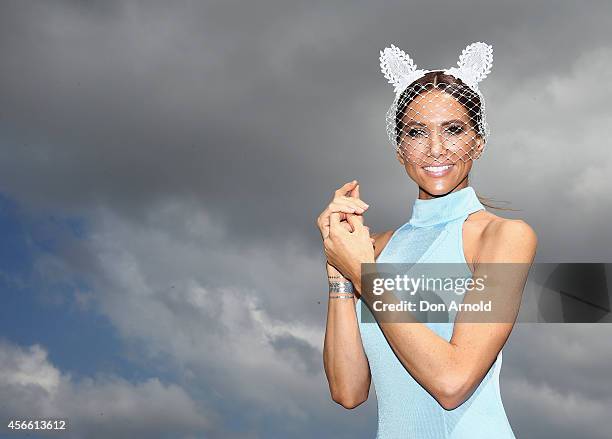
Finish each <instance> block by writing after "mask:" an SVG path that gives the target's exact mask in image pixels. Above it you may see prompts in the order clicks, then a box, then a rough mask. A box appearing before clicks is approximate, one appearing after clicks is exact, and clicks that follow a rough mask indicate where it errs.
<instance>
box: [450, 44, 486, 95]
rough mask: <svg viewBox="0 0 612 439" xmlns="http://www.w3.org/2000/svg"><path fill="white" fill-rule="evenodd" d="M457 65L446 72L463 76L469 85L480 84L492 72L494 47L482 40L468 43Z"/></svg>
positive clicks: (462, 78)
mask: <svg viewBox="0 0 612 439" xmlns="http://www.w3.org/2000/svg"><path fill="white" fill-rule="evenodd" d="M457 66H458V67H453V68H451V69H448V70H447V71H446V72H445V73H449V74H451V75H453V76H455V77H459V78H461V80H463V81H464V82H466V83H468V85H476V84H478V83H479V82H480V81H482V80H483V79H485V78H486V77H487V75H488V74H489V73H491V67H493V47H492V46H491V45H489V44H487V43H482V42H477V43H472V44H470V45H468V46H467V47H466V48H465V49H463V52H461V55H460V56H459V61H458V62H457Z"/></svg>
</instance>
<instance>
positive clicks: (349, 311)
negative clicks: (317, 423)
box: [323, 264, 371, 409]
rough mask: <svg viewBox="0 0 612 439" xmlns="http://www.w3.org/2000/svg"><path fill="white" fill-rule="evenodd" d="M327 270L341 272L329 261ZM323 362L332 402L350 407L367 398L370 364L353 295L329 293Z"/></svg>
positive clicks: (329, 273)
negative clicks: (334, 296) (345, 296)
mask: <svg viewBox="0 0 612 439" xmlns="http://www.w3.org/2000/svg"><path fill="white" fill-rule="evenodd" d="M327 274H328V276H342V274H341V273H340V272H339V271H337V270H336V269H335V268H334V267H332V266H331V265H329V264H327ZM340 280H342V279H340ZM332 296H333V295H332ZM323 364H324V367H325V375H326V376H327V381H328V383H329V390H330V393H331V397H332V399H333V400H334V401H335V402H337V403H338V404H340V405H342V406H343V407H345V408H347V409H352V408H355V407H357V406H358V405H360V404H361V403H363V402H364V401H366V400H367V399H368V393H369V391H370V381H371V375H370V365H369V363H368V359H367V357H366V355H365V352H364V350H363V345H362V343H361V335H360V333H359V325H358V322H357V313H356V312H355V300H354V299H352V298H348V299H345V298H332V297H330V298H329V300H328V305H327V325H326V328H325V341H324V344H323Z"/></svg>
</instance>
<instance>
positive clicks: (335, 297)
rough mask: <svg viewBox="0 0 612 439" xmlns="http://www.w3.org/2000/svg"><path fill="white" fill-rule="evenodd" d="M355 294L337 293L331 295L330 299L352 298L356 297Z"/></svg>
mask: <svg viewBox="0 0 612 439" xmlns="http://www.w3.org/2000/svg"><path fill="white" fill-rule="evenodd" d="M354 297H355V295H354V294H337V295H334V296H331V295H330V296H329V298H330V299H352V298H354Z"/></svg>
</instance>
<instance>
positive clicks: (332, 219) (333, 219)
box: [329, 212, 340, 228]
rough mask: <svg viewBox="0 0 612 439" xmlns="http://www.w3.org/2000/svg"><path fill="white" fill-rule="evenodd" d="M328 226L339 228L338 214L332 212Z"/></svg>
mask: <svg viewBox="0 0 612 439" xmlns="http://www.w3.org/2000/svg"><path fill="white" fill-rule="evenodd" d="M329 226H330V227H332V228H336V227H339V226H340V214H339V213H338V212H334V213H332V214H331V215H330V216H329Z"/></svg>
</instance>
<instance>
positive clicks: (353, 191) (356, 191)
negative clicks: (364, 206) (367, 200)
mask: <svg viewBox="0 0 612 439" xmlns="http://www.w3.org/2000/svg"><path fill="white" fill-rule="evenodd" d="M349 196H350V197H353V198H360V195H359V183H357V185H355V187H354V188H353V189H351V192H350V193H349Z"/></svg>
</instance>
